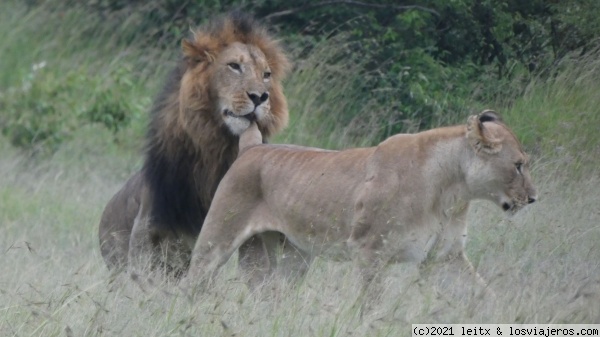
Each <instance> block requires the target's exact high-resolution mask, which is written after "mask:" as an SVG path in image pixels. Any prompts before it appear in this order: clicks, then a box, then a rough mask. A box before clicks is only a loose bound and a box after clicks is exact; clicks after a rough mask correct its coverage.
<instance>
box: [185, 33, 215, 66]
mask: <svg viewBox="0 0 600 337" xmlns="http://www.w3.org/2000/svg"><path fill="white" fill-rule="evenodd" d="M181 50H182V51H183V57H184V58H185V59H186V60H187V61H188V64H190V65H196V64H198V63H201V62H204V61H207V62H213V61H214V60H215V58H214V57H213V56H212V55H211V54H210V53H209V52H208V50H207V49H205V48H201V47H199V46H198V45H197V44H196V43H194V42H193V41H190V40H188V39H183V40H181Z"/></svg>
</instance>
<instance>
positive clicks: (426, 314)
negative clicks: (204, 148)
mask: <svg viewBox="0 0 600 337" xmlns="http://www.w3.org/2000/svg"><path fill="white" fill-rule="evenodd" d="M86 144H87V145H86ZM92 147H93V141H91V143H90V144H88V143H86V142H81V141H79V142H74V143H73V144H71V145H70V146H67V147H65V148H64V149H63V150H61V151H60V152H59V153H57V154H56V155H55V156H54V157H53V158H52V159H49V160H44V161H42V162H38V163H31V162H28V161H27V160H25V159H23V158H22V157H20V156H19V155H18V154H16V153H15V152H14V151H13V150H11V149H9V148H0V153H1V156H0V158H2V159H0V176H1V177H2V178H1V180H0V253H1V254H2V263H1V264H0V303H1V304H0V335H2V336H65V335H66V336H103V335H104V336H187V335H189V336H198V335H202V336H220V335H222V336H233V335H236V336H350V335H355V336H364V335H369V336H407V335H408V334H409V328H408V327H409V324H410V323H418V322H429V323H431V322H456V323H470V322H481V323H484V322H485V323H498V322H502V323H509V322H516V323H600V249H599V243H600V211H599V210H598V207H597V206H598V204H600V195H599V194H598V191H597V186H598V184H599V183H600V177H599V175H598V171H597V170H592V171H589V170H588V171H586V172H587V173H585V174H581V173H579V175H583V176H585V178H583V179H580V180H577V181H574V180H571V179H569V178H568V177H570V176H571V174H570V172H569V171H568V170H569V166H565V165H564V164H561V163H560V162H556V163H554V162H544V163H538V165H537V169H536V170H535V171H534V178H535V180H536V181H537V184H538V187H539V190H540V201H539V202H538V203H536V204H534V205H533V206H532V207H530V208H529V209H526V210H525V211H523V212H522V213H520V214H517V215H516V216H515V217H513V218H511V219H506V218H505V217H504V216H503V214H502V213H501V211H499V210H497V209H496V208H495V206H493V205H491V204H489V203H483V202H482V203H478V204H476V206H475V207H474V208H473V209H472V211H471V213H470V238H469V242H468V246H467V248H468V255H469V257H470V258H471V260H472V261H473V263H474V264H475V265H477V266H478V270H479V272H480V274H481V275H482V276H483V277H484V278H485V279H487V280H488V281H490V284H491V287H492V288H493V289H494V291H495V293H496V295H497V300H496V302H495V303H480V302H477V301H463V302H460V303H457V301H456V299H455V298H452V297H448V296H445V295H444V294H440V293H439V292H438V291H437V290H436V287H434V286H432V285H430V284H427V283H422V282H419V278H418V272H417V270H416V268H415V267H414V266H411V265H401V266H395V267H392V268H390V270H389V272H388V273H387V277H386V279H385V281H384V289H385V291H384V295H382V296H380V297H379V298H377V299H374V300H373V303H374V304H373V308H372V310H371V311H369V312H368V314H366V315H365V316H364V317H363V318H362V319H361V318H360V314H359V310H358V306H357V296H358V295H357V290H358V280H357V278H356V276H355V274H354V273H353V269H352V267H351V265H350V264H348V263H333V262H326V261H322V260H317V261H316V263H315V264H314V265H313V267H312V268H311V270H310V272H309V275H308V276H307V278H306V280H305V281H304V282H302V283H300V284H299V285H297V286H291V285H289V284H287V283H284V282H281V281H276V282H273V283H272V284H268V285H266V286H265V287H264V289H262V290H259V291H256V292H250V291H249V290H248V289H247V288H246V286H245V285H244V284H242V283H241V282H239V281H238V280H237V278H236V271H235V261H230V262H229V263H228V265H227V267H226V269H225V271H224V272H223V273H222V274H221V275H220V276H219V278H218V281H217V283H218V284H217V285H215V286H213V287H211V288H210V289H208V290H207V291H206V292H205V293H202V294H199V295H198V296H196V297H195V298H194V299H191V298H190V297H188V296H186V295H185V294H184V293H182V292H181V291H180V290H179V289H178V288H177V287H176V286H175V285H173V284H170V283H168V282H165V283H164V284H161V285H157V286H155V287H147V286H141V285H140V284H138V283H136V282H134V281H132V280H131V279H129V278H128V277H127V276H126V275H123V274H122V275H118V276H116V277H113V276H111V275H110V273H109V272H108V271H107V270H106V268H105V267H104V263H103V261H102V259H101V257H100V255H99V249H98V243H97V226H98V219H99V217H100V213H101V211H102V209H103V207H104V205H105V203H106V202H107V200H108V199H109V198H110V197H111V195H112V194H113V193H114V192H115V191H116V190H117V189H118V188H119V187H120V184H121V183H122V181H123V180H124V177H126V175H127V174H128V172H129V171H131V170H132V166H131V164H126V163H130V162H131V159H130V158H121V160H117V159H118V158H115V157H114V155H111V157H110V158H108V157H106V156H103V155H101V154H99V153H90V148H92ZM104 162H109V163H111V164H105V163H104ZM542 164H544V165H542Z"/></svg>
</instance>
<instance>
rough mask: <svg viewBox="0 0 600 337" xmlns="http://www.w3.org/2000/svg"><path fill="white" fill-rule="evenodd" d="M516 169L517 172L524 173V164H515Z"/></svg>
mask: <svg viewBox="0 0 600 337" xmlns="http://www.w3.org/2000/svg"><path fill="white" fill-rule="evenodd" d="M515 167H516V168H517V172H519V173H522V170H523V163H520V162H519V163H515Z"/></svg>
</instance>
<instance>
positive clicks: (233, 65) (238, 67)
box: [227, 62, 242, 71]
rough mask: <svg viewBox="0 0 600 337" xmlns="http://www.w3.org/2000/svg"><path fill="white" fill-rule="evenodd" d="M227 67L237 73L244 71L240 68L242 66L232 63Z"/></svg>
mask: <svg viewBox="0 0 600 337" xmlns="http://www.w3.org/2000/svg"><path fill="white" fill-rule="evenodd" d="M227 65H228V66H229V68H231V69H233V70H235V71H242V67H240V65H239V64H238V63H235V62H230V63H227Z"/></svg>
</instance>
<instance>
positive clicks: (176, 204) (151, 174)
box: [142, 11, 289, 235]
mask: <svg viewBox="0 0 600 337" xmlns="http://www.w3.org/2000/svg"><path fill="white" fill-rule="evenodd" d="M187 41H188V42H189V43H190V44H193V46H194V48H195V50H200V51H202V52H200V56H204V55H205V54H208V53H212V54H218V53H219V52H220V51H221V50H222V49H224V48H225V46H226V45H227V44H229V43H233V42H236V41H239V42H241V43H246V44H255V45H256V46H257V47H259V48H260V49H261V50H263V51H264V53H265V56H266V57H267V61H268V62H269V65H270V66H271V70H272V74H273V75H272V77H273V87H272V92H271V95H270V98H271V112H272V114H273V120H272V121H270V122H269V123H268V124H266V125H259V128H261V132H262V134H263V135H264V136H265V137H267V136H268V135H271V134H273V133H275V132H277V131H279V130H281V129H282V128H283V127H284V126H285V125H286V124H287V103H286V101H285V96H284V95H283V92H282V88H281V85H280V83H279V81H280V80H281V79H282V78H283V77H284V76H285V74H286V73H287V71H288V70H289V61H288V60H287V57H286V56H285V53H284V52H283V49H282V48H281V47H280V46H279V44H278V42H277V41H276V40H273V39H272V38H271V36H270V35H269V34H268V32H267V30H266V29H265V28H264V27H263V26H262V25H260V24H259V23H258V22H256V21H255V19H254V18H253V17H252V16H250V15H247V14H245V13H241V12H238V11H235V12H231V13H229V14H228V15H225V16H222V17H219V18H216V19H214V20H211V21H210V22H208V23H207V24H206V25H204V26H202V27H200V28H199V29H196V30H194V31H193V32H192V36H191V39H190V40H187ZM189 61H190V60H189V59H186V56H185V51H184V56H183V58H182V60H180V62H179V64H178V65H177V67H176V68H175V69H174V70H173V71H172V72H171V73H170V75H169V77H168V80H167V82H166V85H165V86H164V88H163V89H162V91H161V93H160V94H159V95H158V96H157V99H156V101H155V102H154V105H153V108H152V110H151V117H150V123H149V129H148V133H147V136H146V137H147V140H146V149H145V153H146V155H145V161H144V165H143V168H142V176H143V179H144V180H145V182H146V186H147V188H148V189H149V194H150V197H151V199H152V200H151V216H152V218H153V219H152V221H153V223H154V224H155V226H156V228H158V229H164V230H169V231H175V232H179V231H182V232H186V233H188V234H193V235H197V234H198V233H199V232H200V228H201V227H202V223H203V221H204V218H205V216H206V213H207V212H208V208H209V206H210V203H211V201H212V197H213V195H214V193H215V191H216V189H217V186H218V183H219V182H220V180H221V179H222V178H223V176H224V175H225V173H226V172H227V170H228V169H229V167H230V166H231V164H232V163H233V161H234V160H235V158H236V157H237V153H238V142H239V139H238V137H237V136H234V135H233V134H232V133H231V132H230V131H229V130H228V129H227V127H226V126H224V125H223V124H222V122H220V121H217V120H216V119H215V116H213V114H212V113H211V112H210V111H211V109H213V107H212V105H210V100H209V98H207V96H202V94H203V93H202V92H201V93H200V94H198V92H195V93H194V95H195V96H194V97H193V99H190V101H189V102H187V103H185V104H190V105H189V106H188V107H191V108H190V109H188V110H187V111H186V112H185V113H181V112H180V104H181V103H180V99H181V97H180V93H181V92H182V91H183V92H186V87H183V86H182V85H184V86H185V85H186V84H182V80H184V75H185V73H186V71H187V69H188V67H190V66H191V65H190V64H192V63H190V62H189ZM202 66H203V67H208V64H203V65H202ZM207 80H208V78H200V79H195V81H207ZM184 81H187V80H184ZM186 83H187V85H189V82H186ZM199 83H202V82H199ZM199 87H202V88H206V86H199ZM184 97H185V96H184ZM194 100H197V101H194ZM207 104H208V105H207ZM209 105H210V106H209Z"/></svg>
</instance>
